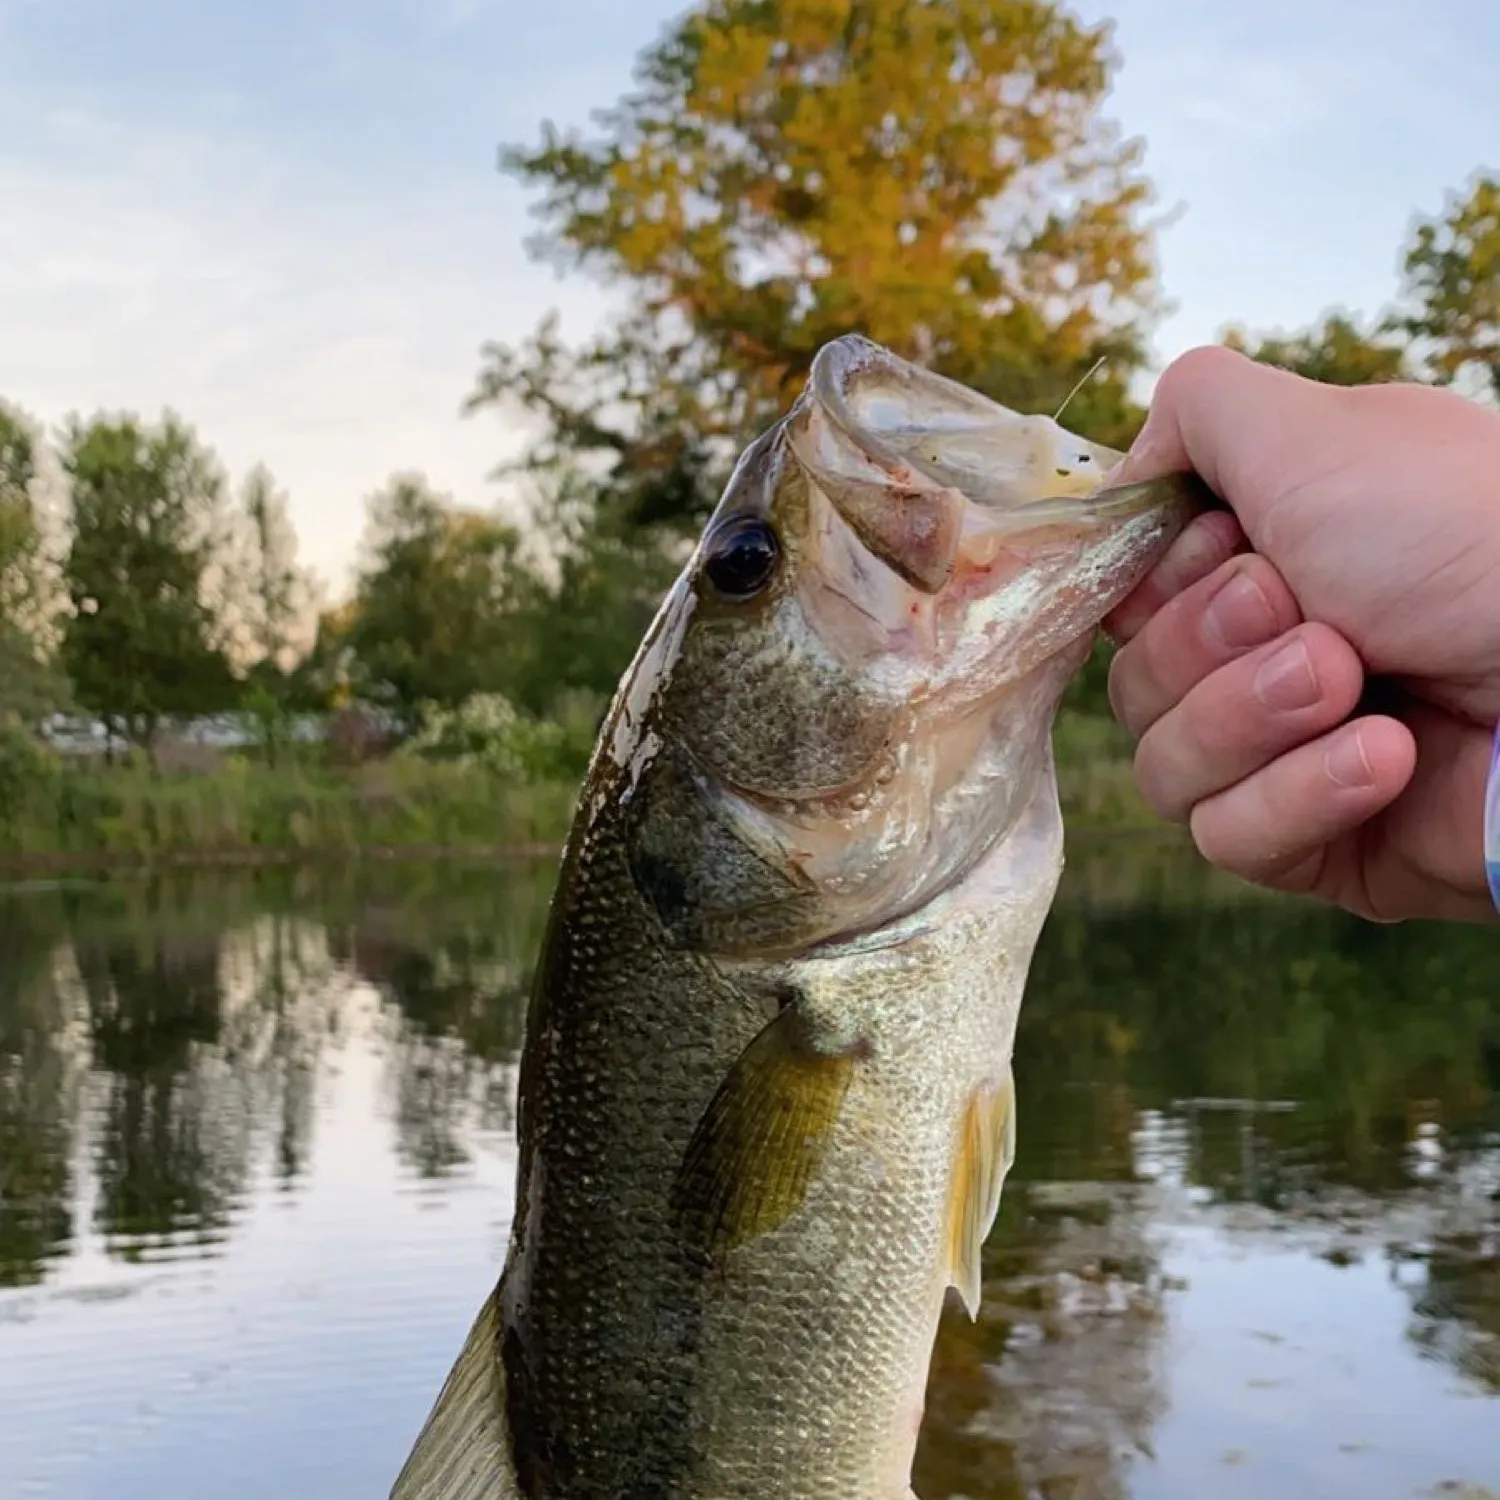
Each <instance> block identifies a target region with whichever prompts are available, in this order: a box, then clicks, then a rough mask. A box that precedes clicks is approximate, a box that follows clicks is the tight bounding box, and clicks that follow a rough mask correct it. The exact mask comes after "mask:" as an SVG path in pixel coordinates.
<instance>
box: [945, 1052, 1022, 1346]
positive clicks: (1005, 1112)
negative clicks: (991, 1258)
mask: <svg viewBox="0 0 1500 1500" xmlns="http://www.w3.org/2000/svg"><path fill="white" fill-rule="evenodd" d="M1015 1159H1016V1086H1015V1079H1014V1078H1013V1076H1012V1074H1011V1070H1010V1066H1009V1064H1007V1066H1006V1069H1005V1077H1004V1078H1003V1079H1002V1080H1001V1082H1000V1083H998V1084H981V1085H980V1086H979V1087H978V1088H977V1089H975V1090H974V1093H973V1094H972V1095H971V1096H970V1098H969V1102H968V1104H967V1105H965V1106H964V1113H963V1118H962V1120H961V1122H960V1124H959V1129H958V1139H957V1141H956V1142H955V1149H954V1153H953V1176H952V1179H951V1181H950V1185H949V1188H948V1282H949V1285H950V1286H953V1287H956V1288H957V1289H958V1295H959V1296H960V1297H961V1298H962V1299H963V1303H964V1307H965V1308H966V1309H967V1310H968V1314H969V1317H970V1318H974V1317H977V1316H978V1314H979V1289H980V1265H979V1257H980V1252H981V1251H982V1250H983V1249H984V1242H985V1239H986V1238H987V1237H988V1235H989V1232H990V1230H991V1229H992V1228H993V1227H994V1223H995V1215H996V1214H997V1213H998V1212H999V1210H1000V1190H1001V1188H1002V1187H1004V1185H1005V1178H1006V1174H1007V1173H1008V1172H1009V1171H1010V1168H1011V1163H1012V1162H1014V1161H1015Z"/></svg>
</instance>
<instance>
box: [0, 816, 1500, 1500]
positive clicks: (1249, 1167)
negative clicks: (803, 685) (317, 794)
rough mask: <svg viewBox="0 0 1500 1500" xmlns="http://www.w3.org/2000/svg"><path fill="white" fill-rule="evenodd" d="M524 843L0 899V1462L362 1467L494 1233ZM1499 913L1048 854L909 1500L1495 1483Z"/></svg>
mask: <svg viewBox="0 0 1500 1500" xmlns="http://www.w3.org/2000/svg"><path fill="white" fill-rule="evenodd" d="M552 875H553V871H552V868H551V867H550V866H549V865H547V864H545V863H544V864H540V865H530V866H524V867H517V868H512V869H506V870H502V871H498V872H497V871H493V870H483V869H464V868H458V869H447V870H439V869H409V868H402V867H399V866H374V867H370V868H366V869H364V870H362V871H360V872H357V873H353V874H351V873H348V872H343V873H339V874H337V875H335V874H333V873H330V872H326V871H299V872H277V873H275V874H268V875H258V876H248V875H241V876H236V877H234V878H227V877H226V878H213V879H208V878H205V877H196V878H194V879H192V880H187V879H174V880H170V881H159V882H110V883H102V884H91V885H86V886H53V887H40V888H38V887H29V888H22V889H12V890H10V891H8V892H0V952H3V953H4V954H5V963H4V965H3V968H0V1288H7V1289H9V1290H0V1410H10V1411H16V1410H19V1409H21V1406H22V1405H24V1404H25V1401H26V1400H27V1399H30V1400H32V1402H33V1405H36V1404H40V1405H41V1406H44V1407H45V1410H44V1411H42V1412H40V1413H38V1415H37V1417H36V1420H35V1421H32V1422H28V1423H27V1424H26V1428H27V1430H26V1431H25V1432H14V1433H13V1432H11V1431H9V1430H8V1429H7V1424H6V1423H4V1422H0V1474H13V1473H14V1474H20V1475H22V1476H23V1477H24V1478H25V1481H26V1483H27V1484H28V1485H29V1486H30V1488H29V1489H27V1490H24V1491H21V1492H22V1493H36V1494H45V1495H51V1496H82V1495H86V1494H93V1493H96V1492H98V1489H99V1487H100V1486H101V1485H103V1484H105V1482H106V1480H107V1482H108V1487H109V1489H110V1492H111V1493H112V1494H113V1495H115V1496H117V1497H127V1500H128V1497H130V1496H133V1495H137V1494H139V1495H141V1496H145V1495H151V1496H162V1495H179V1494H180V1495H188V1494H192V1495H195V1496H197V1495H208V1494H210V1493H212V1494H214V1495H222V1496H225V1497H233V1500H238V1497H241V1496H244V1497H248V1496H250V1495H259V1494H262V1493H298V1494H302V1493H306V1494H318V1495H319V1496H326V1497H328V1500H339V1497H341V1496H350V1497H353V1496H355V1495H368V1494H376V1493H384V1486H385V1485H387V1484H388V1483H389V1479H390V1477H391V1474H392V1473H393V1472H394V1466H395V1465H398V1464H399V1462H400V1458H401V1457H402V1455H403V1453H404V1445H405V1443H406V1441H407V1440H408V1439H409V1437H410V1434H411V1430H412V1426H413V1423H414V1422H416V1421H418V1420H419V1419H420V1416H421V1414H422V1412H423V1411H424V1410H425V1406H426V1403H427V1401H428V1400H429V1399H430V1397H431V1394H432V1391H433V1390H434V1389H435V1387H436V1383H437V1382H438V1380H440V1379H441V1376H442V1374H443V1373H445V1371H446V1367H447V1361H448V1359H449V1358H450V1357H451V1354H452V1350H453V1348H454V1347H455V1345H456V1341H457V1339H458V1338H460V1337H461V1335H462V1332H463V1330H464V1328H465V1327H466V1324H467V1320H468V1318H469V1316H470V1315H471V1314H472V1310H473V1305H474V1303H475V1302H476V1301H477V1298H478V1296H479V1295H481V1294H482V1292H483V1290H485V1289H486V1288H487V1286H488V1284H489V1281H490V1280H491V1279H492V1277H493V1275H494V1272H495V1269H496V1268H497V1265H498V1260H499V1257H500V1254H501V1253H502V1251H503V1245H504V1237H505V1227H506V1219H507V1217H508V1213H509V1207H510V1190H511V1189H510V1177H509V1172H510V1161H511V1156H512V1142H511V1133H512V1129H513V1108H514V1097H513V1095H514V1086H515V1060H516V1055H517V1051H518V1049H519V1046H520V1042H521V1032H522V1025H523V1019H524V1006H525V995H526V990H527V986H528V984H529V980H530V972H531V966H532V961H533V957H534V953H535V948H536V944H537V941H538V937H539V933H540V927H541V923H542V920H543V917H544V914H545V906H546V900H547V897H548V895H549V892H550V888H551V882H552ZM1497 951H1500V950H1497V947H1496V944H1495V940H1494V939H1493V937H1492V936H1491V935H1489V934H1484V933H1470V932H1464V931H1446V930H1442V929H1437V928H1430V929H1429V928H1422V927H1410V928H1402V929H1389V928H1372V927H1366V926H1362V925H1360V924H1357V923H1354V922H1352V921H1349V920H1345V919H1342V918H1339V917H1338V916H1336V915H1333V914H1329V913H1324V912H1320V911H1317V910H1314V909H1311V908H1305V907H1303V906H1302V905H1300V904H1298V903H1293V902H1287V901H1279V900H1274V899H1268V898H1264V897H1260V896H1257V895H1255V894H1253V893H1249V892H1246V891H1245V890H1244V889H1243V888H1241V887H1239V886H1236V885H1233V884H1231V883H1228V882H1224V881H1220V880H1217V879H1214V878H1208V877H1205V875H1204V873H1203V871H1202V870H1201V869H1200V868H1199V867H1198V865H1197V863H1196V861H1194V860H1192V859H1190V858H1186V857H1184V856H1183V855H1182V854H1181V852H1180V851H1177V850H1175V849H1173V848H1172V847H1170V846H1161V845H1152V844H1141V845H1134V844H1127V843H1119V842H1107V843H1101V844H1099V845H1097V846H1094V847H1093V848H1091V849H1080V850H1077V851H1075V853H1074V855H1073V858H1072V861H1071V864H1070V867H1069V871H1068V875H1067V877H1066V881H1065V885H1064V889H1063V893H1062V895H1061V897H1060V900H1059V903H1058V905H1057V908H1056V910H1055V912H1054V915H1053V918H1052V920H1051V921H1050V922H1049V925H1048V928H1047V931H1046V933H1045V935H1044V938H1043V941H1042V943H1041V945H1040V947H1039V950H1038V953H1037V956H1036V961H1035V965H1034V968H1033V979H1032V985H1031V990H1030V995H1029V999H1028V1003H1027V1006H1026V1010H1025V1013H1024V1016H1023V1021H1022V1030H1021V1036H1020V1042H1019V1053H1018V1059H1017V1070H1016V1071H1017V1082H1018V1089H1019V1092H1020V1101H1021V1150H1020V1158H1019V1160H1018V1163H1017V1166H1016V1169H1015V1171H1014V1173H1013V1174H1012V1177H1011V1180H1010V1186H1009V1187H1008V1189H1007V1194H1006V1198H1005V1202H1004V1204H1003V1207H1002V1212H1001V1217H1000V1220H999V1222H998V1224H997V1226H996V1229H995V1231H994V1234H993V1235H992V1236H991V1239H990V1243H989V1245H988V1246H987V1250H986V1264H985V1275H986V1285H985V1302H984V1306H983V1310H982V1312H981V1314H980V1317H979V1319H978V1321H977V1322H975V1323H972V1324H971V1323H970V1322H969V1321H968V1320H967V1319H966V1318H965V1317H964V1316H963V1315H962V1314H961V1313H959V1312H957V1311H956V1310H952V1309H950V1312H949V1313H948V1314H947V1315H945V1318H944V1321H943V1325H942V1328H941V1331H940V1337H939V1340H938V1345H937V1349H936V1351H935V1354H934V1361H933V1368H932V1374H931V1380H930V1384H929V1403H928V1412H927V1418H926V1421H925V1423H924V1427H923V1432H922V1439H921V1443H920V1447H919V1454H918V1465H917V1475H916V1481H917V1491H918V1494H920V1495H921V1496H922V1497H923V1500H941V1497H959V1496H971V1497H978V1496H985V1497H997V1500H999V1497H1007V1500H1008V1497H1012V1496H1014V1497H1017V1500H1019V1497H1022V1496H1026V1497H1033V1496H1044V1497H1053V1496H1057V1497H1062V1496H1068V1497H1084V1496H1089V1497H1100V1500H1113V1497H1120V1500H1123V1497H1126V1496H1131V1497H1143V1500H1144V1497H1152V1500H1156V1497H1167V1496H1174V1497H1175V1496H1179V1495H1181V1496H1188V1495H1195V1496H1196V1495H1201V1494H1204V1493H1213V1494H1215V1495H1216V1496H1223V1497H1225V1500H1231V1497H1234V1496H1237V1495H1240V1494H1243V1495H1246V1496H1249V1495H1260V1494H1263V1493H1267V1492H1270V1490H1272V1489H1274V1488H1277V1487H1280V1488H1285V1489H1287V1491H1288V1492H1289V1493H1298V1494H1304V1495H1330V1496H1336V1497H1337V1496H1344V1495H1348V1496H1350V1497H1352V1496H1354V1495H1356V1494H1357V1495H1360V1496H1366V1495H1371V1494H1391V1495H1396V1494H1409V1493H1412V1492H1413V1487H1421V1486H1430V1485H1432V1484H1436V1483H1440V1482H1444V1481H1448V1480H1452V1481H1455V1482H1457V1481H1460V1480H1461V1481H1464V1482H1468V1483H1474V1484H1488V1485H1490V1486H1491V1487H1494V1488H1497V1489H1500V1454H1497V1450H1496V1447H1495V1444H1494V1443H1493V1438H1492V1434H1493V1430H1494V1426H1493V1424H1494V1422H1495V1421H1496V1420H1497V1418H1500V1409H1497V1408H1495V1407H1494V1406H1493V1404H1492V1403H1493V1399H1494V1398H1495V1397H1496V1396H1500V999H1497V992H1500V988H1497V986H1496V985H1495V982H1494V978H1495V974H1496V958H1497ZM137 1305H139V1307H140V1309H141V1310H140V1311H139V1312H134V1311H131V1308H132V1307H134V1306H137ZM101 1346H103V1347H108V1348H110V1349H111V1350H112V1351H113V1352H114V1357H113V1358H112V1359H102V1358H96V1357H95V1351H97V1350H98V1349H99V1348H100V1347H101ZM23 1371H24V1373H22V1372H23ZM1341 1372H1342V1373H1341ZM143 1392H145V1393H146V1394H145V1395H143V1394H142V1393H143ZM215 1393H217V1394H215ZM18 1403H20V1404H19V1405H18ZM12 1425H14V1424H12ZM81 1432H87V1433H89V1434H90V1437H89V1439H88V1440H87V1441H84V1440H83V1439H82V1438H80V1437H79V1436H78V1434H79V1433H81ZM360 1432H363V1433H364V1434H365V1438H363V1439H360V1440H358V1441H356V1438H357V1437H358V1434H359V1433H360ZM1486 1433H1488V1434H1490V1436H1489V1437H1485V1436H1484V1435H1485V1434H1486ZM330 1435H333V1436H330ZM273 1439H274V1441H273ZM195 1445H197V1447H196V1450H195ZM206 1447H212V1448H213V1449H214V1450H215V1451H216V1452H223V1453H225V1454H226V1455H228V1456H227V1457H226V1458H225V1461H224V1462H223V1463H222V1464H220V1465H218V1466H217V1467H216V1472H215V1476H214V1480H213V1483H214V1484H215V1485H217V1486H218V1487H217V1488H213V1489H211V1490H210V1489H205V1488H204V1487H203V1482H202V1480H201V1476H199V1475H196V1474H194V1473H193V1471H192V1462H193V1458H192V1455H193V1453H194V1452H195V1451H197V1452H198V1453H200V1454H201V1452H202V1451H204V1449H205V1448H206ZM269 1450H274V1456H272V1454H271V1452H270V1451H269ZM235 1452H239V1453H240V1454H241V1457H242V1459H243V1464H242V1466H241V1467H236V1462H235V1461H234V1459H233V1454H234V1453H235Z"/></svg>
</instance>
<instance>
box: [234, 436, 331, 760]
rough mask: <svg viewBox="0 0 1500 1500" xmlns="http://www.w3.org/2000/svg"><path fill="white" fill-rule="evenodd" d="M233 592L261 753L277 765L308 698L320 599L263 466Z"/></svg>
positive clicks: (244, 525) (248, 504)
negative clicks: (305, 673)
mask: <svg viewBox="0 0 1500 1500" xmlns="http://www.w3.org/2000/svg"><path fill="white" fill-rule="evenodd" d="M236 520H237V522H238V525H237V527H236V539H235V540H236V543H237V546H236V548H235V563H236V565H235V566H234V568H233V570H232V571H233V572H234V574H235V575H236V576H235V577H234V578H233V579H232V580H231V586H230V592H231V594H232V597H233V599H234V605H235V610H236V614H237V615H238V620H237V624H238V630H237V632H236V634H237V640H236V646H237V648H238V649H237V655H238V656H239V663H238V664H239V666H240V668H241V671H242V674H243V684H244V685H243V689H242V692H241V701H242V703H243V705H244V707H245V708H246V709H247V710H248V711H249V712H250V713H251V714H252V715H253V716H254V719H255V723H256V728H257V734H258V739H259V745H260V749H261V752H262V753H263V754H264V756H265V757H266V759H267V761H268V762H269V763H271V764H273V765H274V764H275V763H276V761H277V759H278V758H279V755H280V750H281V745H282V742H283V739H284V735H285V731H286V727H287V715H288V713H289V712H290V711H291V710H292V709H293V708H294V707H297V706H300V705H304V704H306V702H307V695H306V693H305V691H304V679H303V677H302V676H300V675H299V674H298V672H297V670H296V669H297V667H298V665H299V662H300V660H301V659H302V657H303V654H304V653H303V652H302V651H301V650H299V646H300V645H301V644H302V637H303V635H304V633H305V632H306V629H307V627H308V626H309V625H310V624H312V623H313V620H312V616H313V612H314V610H315V608H316V603H317V590H316V585H315V581H314V579H313V577H312V575H311V574H310V573H309V572H308V571H307V570H306V569H304V568H302V567H300V566H299V565H298V563H297V533H296V530H295V528H294V527H293V525H292V518H291V515H290V514H289V512H288V509H287V497H286V493H285V492H284V491H282V490H280V489H278V488H277V487H276V482H275V480H274V479H273V478H272V476H271V473H270V471H269V470H268V469H267V468H266V467H265V466H264V465H263V464H257V465H256V467H255V468H254V469H252V470H251V471H250V473H249V475H247V476H246V479H245V483H244V486H243V488H242V490H241V492H240V503H239V514H238V516H237V517H236Z"/></svg>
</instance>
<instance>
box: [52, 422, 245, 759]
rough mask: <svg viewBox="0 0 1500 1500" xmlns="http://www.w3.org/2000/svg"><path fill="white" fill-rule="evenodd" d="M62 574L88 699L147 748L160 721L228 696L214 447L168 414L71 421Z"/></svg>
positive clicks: (82, 692) (68, 635) (80, 684)
mask: <svg viewBox="0 0 1500 1500" xmlns="http://www.w3.org/2000/svg"><path fill="white" fill-rule="evenodd" d="M63 465H64V468H65V470H66V472H67V475H68V478H69V480H70V484H71V497H70V499H71V505H70V520H71V525H70V542H69V547H68V553H67V558H66V561H65V563H64V568H63V573H64V579H65V582H66V585H67V589H68V595H69V599H70V602H71V604H72V611H73V612H72V615H71V616H70V618H69V619H68V621H67V623H66V626H65V629H64V635H63V661H64V663H65V665H66V667H67V670H68V675H69V677H70V679H71V681H72V684H73V690H74V693H75V695H76V696H77V698H78V701H79V703H80V704H81V705H82V706H83V707H85V708H87V709H89V710H91V711H92V712H94V713H96V714H98V715H99V716H100V718H101V719H103V720H104V722H105V724H106V726H107V727H108V728H109V729H110V731H111V733H112V734H118V735H120V736H121V737H123V738H125V739H126V740H128V741H130V742H131V743H133V744H136V745H140V746H149V745H150V744H151V743H152V741H153V739H154V737H155V734H156V730H157V728H158V726H159V725H160V724H161V722H162V720H163V719H165V718H167V717H169V716H172V715H179V714H180V715H186V714H194V713H202V712H208V711H213V710H216V709H218V708H221V707H223V706H226V704H227V703H228V702H229V699H230V692H231V681H230V676H229V669H228V663H227V661H226V659H225V655H224V652H223V650H222V646H221V642H222V640H223V635H224V622H223V620H222V619H220V618H218V617H217V616H216V613H215V610H214V608H213V606H212V605H211V603H210V602H209V600H208V598H207V597H206V583H207V579H208V575H209V570H210V568H211V566H212V564H213V563H214V561H215V554H216V549H217V548H218V547H219V546H220V544H221V541H222V536H223V490H224V483H223V478H222V475H221V473H220V471H219V468H218V466H217V464H216V462H215V460H214V458H213V455H212V454H211V453H210V452H209V451H208V450H207V449H206V448H204V447H202V446H201V445H200V444H199V442H198V441H197V439H196V437H195V436H194V435H193V433H192V432H191V430H190V429H188V428H187V427H185V426H183V425H182V424H181V423H180V422H179V421H178V420H177V419H176V418H175V417H173V416H170V415H169V416H167V417H166V418H165V419H164V420H163V421H162V423H161V424H160V425H159V426H157V427H155V428H148V427H146V426H143V425H142V424H141V423H140V422H139V421H138V420H137V419H136V418H135V417H131V416H126V417H121V418H119V419H109V418H105V417H98V418H95V419H94V420H93V421H91V422H89V423H82V422H80V421H78V420H77V419H76V418H74V419H72V420H71V421H70V423H69V425H68V428H67V432H66V438H65V443H64V450H63Z"/></svg>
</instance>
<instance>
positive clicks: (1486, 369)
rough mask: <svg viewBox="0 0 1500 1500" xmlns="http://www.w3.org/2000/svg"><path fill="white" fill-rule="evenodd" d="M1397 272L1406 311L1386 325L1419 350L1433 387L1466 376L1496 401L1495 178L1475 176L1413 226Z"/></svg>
mask: <svg viewBox="0 0 1500 1500" xmlns="http://www.w3.org/2000/svg"><path fill="white" fill-rule="evenodd" d="M1402 270H1403V273H1404V276H1405V282H1404V285H1403V288H1402V301H1403V302H1404V304H1405V305H1406V311H1405V312H1404V313H1402V314H1400V315H1397V316H1395V317H1393V318H1392V320H1391V321H1392V325H1393V326H1394V327H1396V328H1399V329H1401V330H1403V331H1404V332H1406V333H1407V334H1408V335H1410V336H1411V337H1412V338H1414V339H1417V340H1419V341H1421V342H1422V343H1423V344H1424V345H1425V346H1426V350H1427V358H1428V362H1429V363H1430V365H1431V367H1432V370H1433V373H1434V375H1435V377H1436V379H1438V380H1439V381H1440V382H1441V383H1443V384H1445V385H1446V384H1451V383H1452V382H1454V381H1455V380H1457V379H1459V377H1460V376H1462V375H1464V374H1466V373H1472V374H1473V375H1475V376H1476V377H1477V378H1478V380H1479V381H1480V382H1481V384H1482V385H1483V386H1485V387H1487V388H1488V391H1489V393H1490V395H1491V396H1492V397H1494V398H1495V399H1496V400H1500V177H1497V176H1494V175H1486V174H1481V175H1479V176H1478V177H1476V178H1475V180H1474V183H1473V185H1472V187H1471V188H1470V189H1469V191H1468V194H1467V195H1466V196H1458V195H1454V196H1453V197H1452V198H1450V200H1449V204H1448V208H1447V211H1446V213H1444V214H1443V215H1442V216H1441V217H1439V218H1437V219H1432V220H1425V221H1419V222H1418V225H1417V228H1416V232H1415V234H1414V236H1413V238H1412V242H1411V244H1410V245H1409V246H1408V247H1407V250H1406V253H1405V256H1404V257H1403V260H1402Z"/></svg>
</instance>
